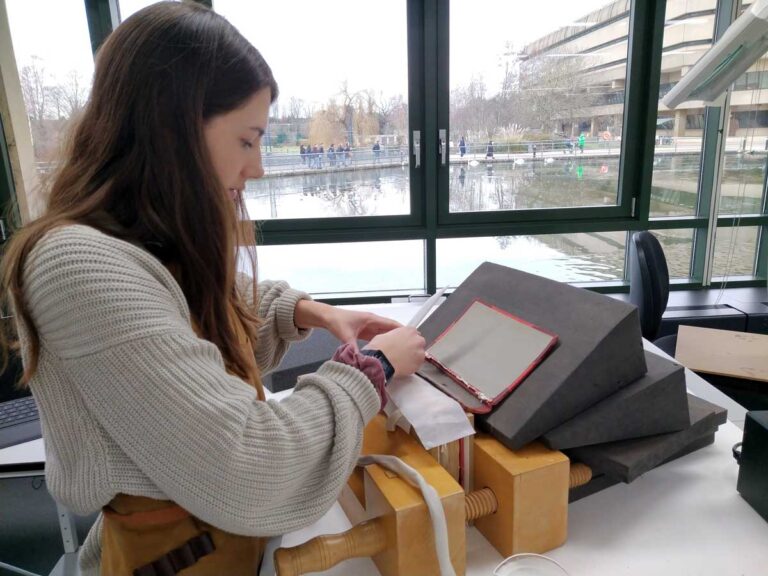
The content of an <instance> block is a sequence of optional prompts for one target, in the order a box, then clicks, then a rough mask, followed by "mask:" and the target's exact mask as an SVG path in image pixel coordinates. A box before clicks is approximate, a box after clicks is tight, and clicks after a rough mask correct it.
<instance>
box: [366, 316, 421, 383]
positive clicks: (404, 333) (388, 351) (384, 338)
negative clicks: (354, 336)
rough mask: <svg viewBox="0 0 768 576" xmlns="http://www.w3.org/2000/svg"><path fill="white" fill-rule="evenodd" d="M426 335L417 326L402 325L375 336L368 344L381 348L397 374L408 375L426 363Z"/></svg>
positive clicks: (374, 347)
mask: <svg viewBox="0 0 768 576" xmlns="http://www.w3.org/2000/svg"><path fill="white" fill-rule="evenodd" d="M424 345H425V341H424V337H423V336H422V335H421V334H419V332H418V330H416V328H413V327H411V326H401V327H400V328H396V329H394V330H391V331H389V332H387V333H386V334H380V335H378V336H376V337H374V338H373V339H372V340H371V341H370V342H369V343H368V345H367V346H366V348H370V349H372V350H381V351H382V352H383V353H384V356H386V357H387V360H389V363H390V364H392V367H393V368H394V369H395V376H408V375H410V374H413V373H414V372H416V370H418V369H419V367H420V366H421V365H422V364H423V363H424Z"/></svg>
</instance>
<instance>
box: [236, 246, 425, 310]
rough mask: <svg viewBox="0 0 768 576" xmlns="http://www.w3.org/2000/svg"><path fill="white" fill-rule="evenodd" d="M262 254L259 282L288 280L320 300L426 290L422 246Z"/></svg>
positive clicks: (268, 250)
mask: <svg viewBox="0 0 768 576" xmlns="http://www.w3.org/2000/svg"><path fill="white" fill-rule="evenodd" d="M257 252H258V256H259V270H258V277H259V279H278V280H287V281H288V282H289V283H290V284H291V286H293V287H294V288H298V289H300V290H305V291H307V292H309V293H311V294H313V295H314V296H316V297H329V296H331V297H333V296H337V297H340V296H343V297H351V296H378V295H385V294H386V295H402V294H405V295H408V294H421V293H423V292H424V290H425V284H424V257H423V254H424V242H423V240H398V241H391V242H349V243H334V244H295V245H287V246H259V247H258V248H257ZM243 271H245V272H248V271H247V270H245V269H244V270H243ZM393 271H396V273H393Z"/></svg>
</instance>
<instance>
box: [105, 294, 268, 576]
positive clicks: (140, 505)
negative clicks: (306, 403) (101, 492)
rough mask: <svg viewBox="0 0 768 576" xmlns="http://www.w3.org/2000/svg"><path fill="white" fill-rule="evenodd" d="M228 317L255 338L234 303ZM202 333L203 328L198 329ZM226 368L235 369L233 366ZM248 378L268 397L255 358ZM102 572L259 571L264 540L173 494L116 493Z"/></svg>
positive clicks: (243, 337) (119, 575)
mask: <svg viewBox="0 0 768 576" xmlns="http://www.w3.org/2000/svg"><path fill="white" fill-rule="evenodd" d="M229 319H230V322H232V325H233V326H234V327H235V330H236V332H237V336H238V339H239V340H240V342H242V343H243V345H245V346H247V347H248V348H247V349H252V346H251V342H250V340H249V338H248V336H247V333H246V332H245V329H244V328H243V326H242V324H241V322H240V319H239V317H238V316H237V315H236V314H235V311H234V308H232V307H231V306H230V308H229ZM195 331H196V332H198V333H199V331H198V330H197V328H196V330H195ZM228 372H230V373H231V371H230V370H228ZM248 376H249V377H248V382H249V383H250V384H251V385H252V386H253V387H254V388H256V390H257V392H258V396H259V399H260V400H264V390H263V388H262V385H261V379H260V377H259V372H258V368H257V367H256V362H255V360H254V361H253V363H252V365H251V366H249V367H248ZM102 513H103V521H102V533H101V547H102V552H101V574H102V575H103V576H174V575H175V574H180V575H182V576H218V575H221V574H226V575H227V576H240V575H243V576H245V575H247V576H255V575H256V574H258V571H259V565H260V563H261V558H262V554H263V552H264V546H265V543H266V540H265V539H264V538H256V537H252V536H240V535H237V534H231V533H229V532H225V531H224V530H220V529H219V528H216V527H215V526H211V525H210V524H208V523H206V522H203V521H202V520H200V519H198V518H195V517H194V516H192V515H191V514H190V513H189V512H187V511H186V510H184V509H183V508H182V507H181V506H179V505H178V504H175V503H173V502H171V501H170V500H155V499H153V498H147V497H144V496H130V495H127V494H118V495H117V496H115V497H114V498H113V499H112V501H111V502H110V503H109V504H108V505H107V506H105V507H104V508H103V509H102Z"/></svg>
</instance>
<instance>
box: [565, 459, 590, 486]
mask: <svg viewBox="0 0 768 576" xmlns="http://www.w3.org/2000/svg"><path fill="white" fill-rule="evenodd" d="M590 480H592V468H590V467H589V466H587V465H586V464H583V463H582V462H572V463H571V478H570V482H569V484H568V488H576V487H578V486H583V485H584V484H586V483H587V482H589V481H590Z"/></svg>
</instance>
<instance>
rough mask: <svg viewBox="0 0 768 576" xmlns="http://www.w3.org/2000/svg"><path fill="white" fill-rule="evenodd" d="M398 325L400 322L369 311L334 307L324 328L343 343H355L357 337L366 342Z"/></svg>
mask: <svg viewBox="0 0 768 576" xmlns="http://www.w3.org/2000/svg"><path fill="white" fill-rule="evenodd" d="M400 326H401V324H400V322H396V321H395V320H390V319H389V318H384V317H382V316H378V315H376V314H373V313H371V312H358V311H355V310H345V309H344V308H334V314H332V315H331V318H330V319H329V322H328V325H327V326H325V329H326V330H328V331H329V332H330V333H331V334H333V335H334V336H336V338H338V339H339V340H341V341H342V342H344V343H345V344H347V343H351V344H356V342H357V340H358V339H359V340H365V341H366V342H367V341H368V340H371V339H372V338H373V337H374V336H377V335H379V334H384V333H386V332H389V331H390V330H394V329H395V328H399V327H400Z"/></svg>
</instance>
